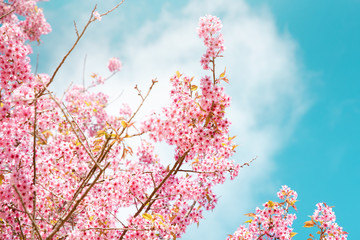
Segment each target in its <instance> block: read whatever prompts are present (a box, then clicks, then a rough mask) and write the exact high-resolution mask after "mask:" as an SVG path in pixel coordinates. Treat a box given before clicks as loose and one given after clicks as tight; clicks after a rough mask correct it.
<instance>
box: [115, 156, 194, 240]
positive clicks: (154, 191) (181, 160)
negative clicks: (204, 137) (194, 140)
mask: <svg viewBox="0 0 360 240" xmlns="http://www.w3.org/2000/svg"><path fill="white" fill-rule="evenodd" d="M189 152H190V149H189V150H187V151H186V152H185V153H184V154H183V155H182V156H181V157H179V159H178V160H177V161H176V163H175V164H174V166H173V167H172V169H171V170H170V171H169V172H168V174H166V176H165V177H164V179H163V180H162V181H161V182H160V184H159V185H158V186H157V187H156V188H154V190H153V191H152V193H151V194H150V196H149V197H148V199H147V200H146V201H145V202H144V203H143V204H142V205H141V207H140V208H139V210H138V211H137V212H136V213H135V214H134V218H136V217H137V216H139V214H140V213H141V212H142V210H143V209H144V208H145V207H146V205H148V204H149V206H150V207H151V205H152V204H153V203H154V202H152V203H150V202H151V201H152V200H153V199H152V198H153V197H154V195H155V194H157V192H158V191H159V190H160V189H161V187H162V186H163V185H164V184H165V182H166V180H168V178H169V177H170V176H171V175H173V174H176V173H177V171H176V169H178V168H179V166H181V165H182V163H183V161H184V159H185V158H186V156H187V155H188V153H189ZM147 209H149V207H148V208H147ZM127 231H128V230H124V231H123V233H122V234H121V236H120V238H119V239H120V240H121V239H123V238H124V236H125V234H126V232H127Z"/></svg>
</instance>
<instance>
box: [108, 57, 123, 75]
mask: <svg viewBox="0 0 360 240" xmlns="http://www.w3.org/2000/svg"><path fill="white" fill-rule="evenodd" d="M121 67H122V63H121V61H120V60H119V59H118V58H114V57H113V58H110V60H109V64H108V68H109V71H110V72H115V71H120V70H121Z"/></svg>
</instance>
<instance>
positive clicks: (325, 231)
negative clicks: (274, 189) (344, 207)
mask: <svg viewBox="0 0 360 240" xmlns="http://www.w3.org/2000/svg"><path fill="white" fill-rule="evenodd" d="M277 196H278V197H279V199H280V200H283V201H282V202H273V201H268V202H266V203H265V204H263V206H264V208H263V209H260V208H256V212H255V213H249V214H245V215H247V216H249V217H252V219H250V220H249V221H246V222H247V223H249V225H248V227H246V226H243V225H241V226H240V227H239V228H238V229H237V230H236V231H235V233H234V234H232V235H229V237H228V240H239V239H240V240H254V239H259V240H265V239H274V240H275V239H281V240H290V239H292V238H293V237H294V236H295V235H296V234H297V233H295V232H293V228H292V224H293V221H294V220H295V219H296V215H295V214H290V213H289V210H290V207H292V208H293V209H295V210H296V206H295V203H296V201H297V193H296V192H295V191H294V190H291V189H290V188H289V187H288V186H282V188H281V189H280V191H279V192H278V193H277ZM316 206H317V209H316V210H315V212H314V214H313V215H312V216H311V221H307V222H305V226H304V227H307V228H308V227H313V226H317V227H318V228H319V229H320V231H318V234H319V235H320V238H319V239H327V240H346V239H347V233H346V232H344V231H343V230H342V228H341V227H339V226H338V225H337V223H335V214H334V212H333V211H332V210H331V207H329V206H327V205H326V204H325V203H318V204H316ZM310 237H311V238H310V239H316V238H315V236H313V235H312V234H310Z"/></svg>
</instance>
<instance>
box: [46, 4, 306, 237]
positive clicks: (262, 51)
mask: <svg viewBox="0 0 360 240" xmlns="http://www.w3.org/2000/svg"><path fill="white" fill-rule="evenodd" d="M224 2H225V3H224ZM123 8H124V9H123V11H126V6H125V5H124V6H123ZM79 11H81V8H77V10H76V11H74V13H75V12H76V13H77V14H79V15H81V16H83V15H84V14H85V13H84V12H80V13H79ZM143 14H146V9H144V10H143ZM205 14H213V15H218V16H220V17H221V19H222V21H223V25H224V28H223V33H224V38H225V44H226V51H225V53H224V55H225V58H223V59H220V60H219V61H218V71H222V70H223V69H224V67H225V66H226V68H227V73H228V77H229V80H230V85H229V86H226V87H227V89H228V92H229V93H230V95H231V96H232V100H233V104H232V107H231V109H230V110H229V111H228V112H229V116H230V118H231V120H232V122H233V126H232V131H233V134H234V135H237V136H238V137H237V141H238V143H239V145H240V146H239V147H238V154H237V155H236V156H235V158H236V159H237V160H238V161H241V162H245V161H248V160H250V159H252V158H253V157H255V156H258V159H257V160H256V161H255V162H254V163H253V164H252V166H250V167H248V168H245V169H243V170H241V171H240V176H239V178H238V179H237V180H235V181H233V182H228V183H226V184H224V185H222V186H220V187H218V188H217V190H218V192H219V194H220V195H221V198H220V201H219V205H218V207H217V208H216V209H215V210H214V212H213V213H210V214H207V215H206V217H207V220H206V221H203V222H202V223H201V224H200V228H199V229H196V227H192V228H191V229H190V232H189V233H188V234H186V235H185V236H184V239H197V238H200V239H223V238H225V237H226V234H227V233H232V232H233V231H234V230H235V229H236V228H237V226H238V225H239V224H240V223H241V222H243V218H242V217H240V216H242V214H243V213H246V212H247V211H251V210H252V209H253V208H254V207H255V206H256V205H259V204H260V203H261V202H263V201H264V199H262V200H259V199H258V198H257V196H259V195H264V194H265V195H267V196H268V195H269V194H270V193H271V194H272V195H271V196H275V192H276V190H277V188H279V187H280V186H278V185H277V184H278V180H276V179H278V178H274V179H275V182H274V181H269V180H270V178H272V177H273V176H274V175H273V174H274V172H276V161H275V159H273V157H274V155H275V153H277V152H278V151H279V150H281V148H283V147H284V146H285V144H286V140H287V139H289V137H290V136H291V133H292V131H293V129H294V127H295V126H296V123H297V121H298V120H299V118H300V117H301V116H302V114H303V113H304V112H305V111H306V108H307V101H306V99H305V90H304V84H303V83H302V76H303V74H302V69H301V63H300V62H299V61H298V58H297V56H296V51H297V45H296V43H295V41H294V40H293V39H292V38H291V36H290V35H289V34H287V33H282V32H280V31H279V30H278V29H277V27H276V24H275V21H274V17H273V16H272V15H271V13H270V11H269V10H268V9H267V8H266V7H263V8H257V9H253V8H251V7H250V6H249V5H248V4H246V2H245V1H243V0H228V1H216V0H208V1H201V0H194V1H190V2H189V3H188V5H187V6H186V7H185V8H182V9H176V11H175V10H168V8H163V10H162V11H161V13H160V14H159V15H158V17H157V18H156V19H153V20H146V21H145V22H144V23H143V24H142V25H141V27H140V28H139V29H136V30H132V31H131V35H124V34H125V33H122V32H121V26H123V24H125V25H126V17H124V16H122V15H121V14H119V15H120V16H118V14H117V13H114V14H113V15H111V16H108V19H109V20H106V17H104V18H103V20H102V21H101V22H100V23H96V24H94V25H95V26H92V29H91V30H90V31H89V33H88V35H87V36H86V37H85V39H83V40H82V43H81V45H80V46H79V47H78V49H77V50H76V51H75V52H74V55H73V56H72V58H71V59H69V62H68V63H67V65H66V66H65V67H64V68H63V69H62V72H61V74H60V75H59V77H58V78H57V79H56V80H55V86H59V84H63V83H62V82H61V83H60V79H66V81H68V79H74V78H75V79H81V76H82V64H83V57H84V55H85V53H87V54H88V58H87V69H98V70H95V72H101V69H102V71H103V72H106V69H105V66H106V62H107V59H108V58H109V57H112V56H117V57H120V58H122V59H123V60H124V67H123V71H122V72H121V73H119V74H118V75H117V77H116V78H115V79H111V81H110V82H109V83H108V85H106V86H104V88H103V89H104V90H105V91H106V92H108V93H109V94H110V95H111V96H114V97H115V96H117V95H118V94H119V93H120V92H121V91H122V90H123V89H124V90H125V91H124V94H123V95H122V97H121V98H120V99H119V101H129V102H130V103H131V105H133V106H136V105H137V103H138V102H139V99H138V98H137V97H136V94H135V91H134V90H133V89H132V86H133V85H134V84H136V83H137V84H139V86H141V88H143V89H145V88H146V86H148V85H149V84H150V81H151V79H152V78H154V77H157V78H158V80H159V83H158V86H157V87H156V88H155V90H154V92H152V94H151V96H150V98H149V101H148V102H147V103H146V105H145V106H144V109H145V110H146V111H148V110H150V109H152V108H155V109H159V106H161V105H163V103H164V102H166V101H167V97H168V89H169V85H168V79H169V76H171V75H172V74H174V72H175V71H176V70H179V71H181V72H183V73H185V74H187V75H190V76H193V75H194V76H197V77H199V76H202V75H203V74H204V72H203V71H202V70H201V67H200V64H199V60H200V57H201V55H202V53H203V51H204V50H205V48H204V47H203V46H202V43H201V41H200V39H198V38H197V35H196V27H197V22H198V19H199V17H200V16H202V15H205ZM84 16H85V15H84ZM74 18H75V17H74ZM114 22H115V23H117V24H112V23H114ZM119 26H120V27H119ZM69 28H70V26H68V27H63V28H62V29H63V31H64V32H61V33H58V35H63V36H67V35H65V32H67V33H68V32H71V30H70V29H69ZM118 31H119V32H118ZM64 39H65V40H66V42H69V41H70V37H64ZM117 39H119V40H117ZM53 41H55V42H56V41H58V39H54V40H53ZM62 51H63V52H64V51H65V50H64V49H62ZM55 54H56V55H57V56H59V55H58V54H59V53H55ZM56 63H57V62H56ZM99 63H101V64H102V65H99ZM50 65H52V66H54V64H53V63H52V64H50ZM63 81H65V80H63ZM80 82H81V81H80ZM119 105H120V104H119V102H117V103H116V104H113V105H111V110H112V111H117V109H118V107H119ZM146 111H145V112H146ZM144 114H145V113H144V112H143V114H142V115H144ZM166 154H168V153H165V154H163V156H165V155H166Z"/></svg>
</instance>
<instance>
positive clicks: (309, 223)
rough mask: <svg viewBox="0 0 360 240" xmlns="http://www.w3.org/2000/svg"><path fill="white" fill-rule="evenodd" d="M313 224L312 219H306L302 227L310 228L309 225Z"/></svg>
mask: <svg viewBox="0 0 360 240" xmlns="http://www.w3.org/2000/svg"><path fill="white" fill-rule="evenodd" d="M313 226H314V222H313V221H306V222H305V223H304V227H306V228H311V227H313Z"/></svg>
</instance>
